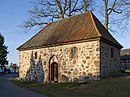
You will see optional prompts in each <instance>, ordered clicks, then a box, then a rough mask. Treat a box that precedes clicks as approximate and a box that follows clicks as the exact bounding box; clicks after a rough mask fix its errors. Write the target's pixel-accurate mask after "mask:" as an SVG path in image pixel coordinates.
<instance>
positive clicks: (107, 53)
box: [100, 42, 120, 78]
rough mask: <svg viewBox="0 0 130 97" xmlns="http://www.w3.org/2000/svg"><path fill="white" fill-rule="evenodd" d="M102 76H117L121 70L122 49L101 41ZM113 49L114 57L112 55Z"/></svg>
mask: <svg viewBox="0 0 130 97" xmlns="http://www.w3.org/2000/svg"><path fill="white" fill-rule="evenodd" d="M100 45H101V48H100V49H101V77H102V78H103V77H109V76H115V75H117V74H118V73H119V71H120V49H118V48H115V47H113V46H111V45H109V44H106V43H104V42H101V44H100ZM111 49H113V57H111Z"/></svg>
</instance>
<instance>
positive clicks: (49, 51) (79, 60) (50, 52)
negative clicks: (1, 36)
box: [19, 41, 104, 82]
mask: <svg viewBox="0 0 130 97" xmlns="http://www.w3.org/2000/svg"><path fill="white" fill-rule="evenodd" d="M103 46H104V45H103ZM19 53H20V72H19V73H20V74H19V75H20V77H21V78H26V79H28V80H32V81H42V80H43V81H44V82H48V80H49V79H48V78H49V77H48V76H49V61H51V60H53V61H54V62H57V64H58V65H59V71H58V72H59V82H68V81H76V80H88V79H100V43H99V41H91V42H84V43H76V44H69V45H61V46H55V47H48V48H41V49H34V50H26V51H20V52H19ZM35 55H37V58H35V57H36V56H35ZM52 56H55V58H52V59H50V58H51V57H52ZM56 58H57V59H56ZM103 58H104V57H103Z"/></svg>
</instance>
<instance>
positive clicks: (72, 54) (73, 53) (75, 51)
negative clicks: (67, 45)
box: [70, 47, 78, 59]
mask: <svg viewBox="0 0 130 97" xmlns="http://www.w3.org/2000/svg"><path fill="white" fill-rule="evenodd" d="M77 54H78V48H77V47H72V48H71V52H70V58H71V59H74V58H76V57H77Z"/></svg>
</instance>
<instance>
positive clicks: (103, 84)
mask: <svg viewBox="0 0 130 97" xmlns="http://www.w3.org/2000/svg"><path fill="white" fill-rule="evenodd" d="M13 82H14V83H15V84H16V85H18V86H21V87H25V88H28V89H31V90H33V91H36V92H39V93H43V94H46V95H49V96H51V97H130V76H124V77H117V78H109V79H104V80H99V81H88V82H87V84H75V83H53V84H48V85H45V84H42V83H36V82H35V83H34V82H21V81H13Z"/></svg>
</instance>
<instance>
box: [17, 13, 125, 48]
mask: <svg viewBox="0 0 130 97" xmlns="http://www.w3.org/2000/svg"><path fill="white" fill-rule="evenodd" d="M92 39H100V40H102V41H105V42H107V43H109V44H111V45H114V46H116V47H118V48H122V46H121V45H120V44H119V43H118V42H117V41H116V40H115V39H114V37H113V36H112V35H111V34H110V33H109V32H108V31H107V30H106V29H105V28H104V26H103V25H102V24H101V23H100V21H99V20H98V19H97V18H96V17H95V15H94V14H93V13H92V12H86V13H83V14H79V15H75V16H72V17H70V18H66V19H62V20H59V21H55V22H51V23H49V24H48V25H47V26H45V27H44V28H43V29H42V30H41V31H39V32H38V33H37V34H36V35H34V36H33V37H32V38H31V39H29V40H28V41H27V42H25V43H24V44H23V45H21V46H20V47H19V48H18V50H27V49H34V48H40V47H49V46H55V45H62V44H65V43H75V42H77V41H78V42H79V41H88V40H92Z"/></svg>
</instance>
